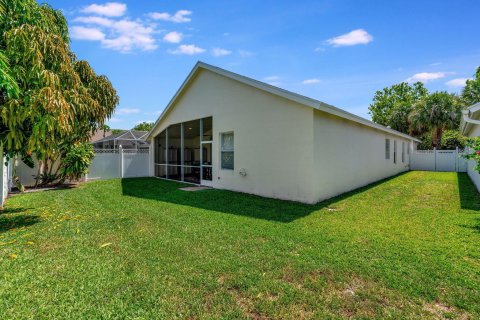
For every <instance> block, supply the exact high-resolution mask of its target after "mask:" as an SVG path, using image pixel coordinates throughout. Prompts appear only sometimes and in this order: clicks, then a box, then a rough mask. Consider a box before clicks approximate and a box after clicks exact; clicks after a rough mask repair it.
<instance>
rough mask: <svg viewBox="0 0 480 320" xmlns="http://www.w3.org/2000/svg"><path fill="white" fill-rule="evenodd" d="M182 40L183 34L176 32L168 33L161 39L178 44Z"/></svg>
mask: <svg viewBox="0 0 480 320" xmlns="http://www.w3.org/2000/svg"><path fill="white" fill-rule="evenodd" d="M182 39H183V34H181V33H180V32H176V31H172V32H169V33H167V34H166V35H165V36H164V37H163V40H165V41H167V42H170V43H179V42H180V41H182Z"/></svg>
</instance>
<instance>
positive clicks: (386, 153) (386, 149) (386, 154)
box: [385, 139, 390, 160]
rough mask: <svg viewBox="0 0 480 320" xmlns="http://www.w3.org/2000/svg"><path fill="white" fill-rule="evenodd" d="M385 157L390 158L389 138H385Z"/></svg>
mask: <svg viewBox="0 0 480 320" xmlns="http://www.w3.org/2000/svg"><path fill="white" fill-rule="evenodd" d="M385 159H387V160H389V159H390V139H385Z"/></svg>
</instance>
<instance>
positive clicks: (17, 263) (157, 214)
mask: <svg viewBox="0 0 480 320" xmlns="http://www.w3.org/2000/svg"><path fill="white" fill-rule="evenodd" d="M182 186H184V185H183V184H180V183H175V182H171V181H162V180H159V179H155V178H140V179H124V180H110V181H98V182H90V183H86V184H83V185H82V186H80V187H79V188H76V189H70V190H58V191H47V192H38V193H31V194H25V195H20V196H14V197H11V198H10V199H8V201H7V205H6V207H5V209H4V211H3V212H2V213H0V318H1V319H15V318H17V319H38V318H48V319H69V318H70V319H81V318H83V319H152V318H192V319H195V318H199V319H204V318H224V319H239V318H245V319H247V318H253V319H262V318H265V319H268V318H276V319H308V318H378V319H385V318H392V319H399V318H420V317H422V318H427V319H428V318H430V319H442V318H461V319H469V318H471V319H475V318H480V304H479V303H478V301H480V245H479V244H480V196H479V194H478V193H477V191H476V190H475V188H474V186H473V185H472V183H471V182H470V180H469V179H468V177H467V176H466V175H465V174H456V173H433V172H409V173H406V174H403V175H400V176H397V177H394V178H391V179H388V180H385V181H382V182H379V183H376V184H373V185H370V186H367V187H365V188H362V189H360V190H357V191H354V192H351V193H348V194H345V195H342V196H340V197H337V198H334V199H331V200H328V201H325V202H322V203H319V204H317V205H313V206H312V205H305V204H299V203H294V202H288V201H279V200H273V199H266V198H261V197H257V196H252V195H247V194H241V193H235V192H229V191H223V190H204V191H198V192H185V191H182V190H179V187H182Z"/></svg>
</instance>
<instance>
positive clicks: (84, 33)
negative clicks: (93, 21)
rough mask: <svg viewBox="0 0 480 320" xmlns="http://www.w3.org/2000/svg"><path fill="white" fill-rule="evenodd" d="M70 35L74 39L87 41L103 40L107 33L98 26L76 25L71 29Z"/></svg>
mask: <svg viewBox="0 0 480 320" xmlns="http://www.w3.org/2000/svg"><path fill="white" fill-rule="evenodd" d="M70 36H71V37H72V38H73V39H78V40H87V41H103V40H105V34H104V33H103V32H102V31H100V30H99V29H97V28H87V27H81V26H74V27H72V28H71V29H70Z"/></svg>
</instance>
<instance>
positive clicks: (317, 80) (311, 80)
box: [302, 78, 320, 84]
mask: <svg viewBox="0 0 480 320" xmlns="http://www.w3.org/2000/svg"><path fill="white" fill-rule="evenodd" d="M319 82H320V79H317V78H313V79H306V80H303V81H302V84H315V83H319Z"/></svg>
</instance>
